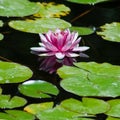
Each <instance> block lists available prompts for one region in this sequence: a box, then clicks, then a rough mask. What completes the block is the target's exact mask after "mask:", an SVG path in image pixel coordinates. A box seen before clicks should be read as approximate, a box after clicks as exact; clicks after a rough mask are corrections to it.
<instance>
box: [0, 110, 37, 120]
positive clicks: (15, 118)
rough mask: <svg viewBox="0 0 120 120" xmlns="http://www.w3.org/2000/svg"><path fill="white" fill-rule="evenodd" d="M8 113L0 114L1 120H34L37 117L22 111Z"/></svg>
mask: <svg viewBox="0 0 120 120" xmlns="http://www.w3.org/2000/svg"><path fill="white" fill-rule="evenodd" d="M5 112H6V113H2V112H0V120H34V119H35V117H34V116H33V115H32V114H30V113H27V112H24V111H20V110H6V111H5Z"/></svg>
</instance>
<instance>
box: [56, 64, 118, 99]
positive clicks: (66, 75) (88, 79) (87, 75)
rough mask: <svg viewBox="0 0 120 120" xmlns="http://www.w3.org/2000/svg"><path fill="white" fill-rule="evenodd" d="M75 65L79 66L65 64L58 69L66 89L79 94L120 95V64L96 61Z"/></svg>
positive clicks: (62, 84)
mask: <svg viewBox="0 0 120 120" xmlns="http://www.w3.org/2000/svg"><path fill="white" fill-rule="evenodd" d="M75 65H76V66H77V67H70V66H63V67H62V68H60V69H59V70H58V74H59V75H60V77H61V78H63V80H62V81H61V83H60V85H61V87H63V88H64V89H65V90H66V91H69V92H71V93H74V94H76V95H79V96H100V97H102V96H103V97H117V96H120V90H119V88H120V67H119V66H115V65H111V64H108V63H103V64H98V63H95V62H88V63H85V62H81V63H76V64H75ZM71 73H72V74H71ZM70 74H71V75H70Z"/></svg>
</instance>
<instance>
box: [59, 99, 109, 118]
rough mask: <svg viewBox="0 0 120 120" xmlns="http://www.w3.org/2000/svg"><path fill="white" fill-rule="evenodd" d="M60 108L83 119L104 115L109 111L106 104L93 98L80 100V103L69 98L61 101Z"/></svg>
mask: <svg viewBox="0 0 120 120" xmlns="http://www.w3.org/2000/svg"><path fill="white" fill-rule="evenodd" d="M61 106H62V107H63V108H65V109H67V110H70V111H74V112H76V113H79V115H80V116H84V117H85V116H90V115H95V114H100V113H104V112H106V111H108V109H109V104H108V103H107V102H105V101H103V100H99V99H95V98H82V102H81V101H78V100H76V99H73V98H70V99H67V100H64V101H62V103H61Z"/></svg>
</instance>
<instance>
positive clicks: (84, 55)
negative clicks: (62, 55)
mask: <svg viewBox="0 0 120 120" xmlns="http://www.w3.org/2000/svg"><path fill="white" fill-rule="evenodd" d="M80 57H85V58H89V56H88V55H87V54H84V53H80Z"/></svg>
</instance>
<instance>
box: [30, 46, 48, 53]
mask: <svg viewBox="0 0 120 120" xmlns="http://www.w3.org/2000/svg"><path fill="white" fill-rule="evenodd" d="M30 49H31V50H33V51H36V52H47V50H46V49H45V48H44V47H32V48H30Z"/></svg>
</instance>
